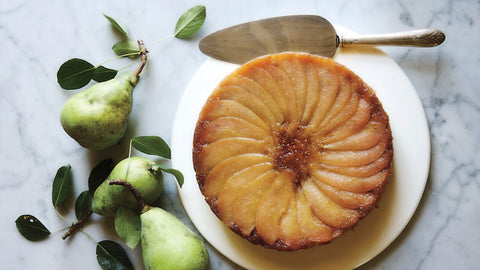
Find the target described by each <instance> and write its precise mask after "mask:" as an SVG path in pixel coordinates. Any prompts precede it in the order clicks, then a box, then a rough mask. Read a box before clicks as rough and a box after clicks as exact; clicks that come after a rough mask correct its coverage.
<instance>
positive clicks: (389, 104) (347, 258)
mask: <svg viewBox="0 0 480 270" xmlns="http://www.w3.org/2000/svg"><path fill="white" fill-rule="evenodd" d="M334 59H335V60H336V61H338V62H340V63H341V64H343V65H345V66H347V67H348V68H350V69H351V70H352V71H353V72H355V73H356V74H357V75H359V76H360V77H361V78H362V79H363V80H364V81H365V82H366V83H367V84H369V85H370V86H371V87H372V88H373V89H374V90H375V91H376V93H377V96H378V98H379V100H380V101H381V102H382V104H383V107H384V109H385V111H386V112H387V114H388V115H389V117H390V125H391V129H392V133H393V138H394V139H393V147H394V151H395V152H394V160H393V164H394V166H393V167H394V168H393V173H392V178H391V182H390V183H389V184H388V186H387V188H386V191H385V193H384V194H383V196H382V199H381V201H380V202H379V204H378V208H377V209H374V210H373V211H372V212H371V213H370V214H369V215H368V216H367V217H365V219H363V220H361V221H360V222H359V223H358V224H357V225H356V226H355V228H354V230H352V231H348V232H346V233H345V234H344V235H342V236H340V237H338V238H337V239H335V240H333V241H332V242H331V243H329V244H327V245H321V246H316V247H313V248H309V249H306V250H299V251H294V252H281V251H276V250H270V249H265V248H263V247H260V246H256V245H253V244H251V243H250V242H248V241H247V240H244V239H243V238H241V237H240V236H238V235H237V234H235V233H233V232H232V231H231V230H230V229H229V228H228V227H227V226H226V225H225V224H224V223H223V222H221V221H220V220H219V219H218V218H217V217H216V216H215V215H214V214H213V212H212V211H211V210H210V208H209V206H208V204H207V203H206V202H205V199H204V197H203V195H202V194H201V192H200V189H199V187H198V184H197V181H196V178H195V172H194V169H193V163H192V142H193V133H194V129H195V125H196V122H197V119H198V115H199V113H200V111H201V109H202V107H203V105H204V103H205V102H206V100H207V98H208V97H209V95H210V94H211V92H212V91H213V90H214V89H215V87H216V86H217V85H218V83H219V82H220V81H221V80H222V79H223V78H224V77H225V76H227V75H228V74H230V73H231V72H232V71H233V70H234V69H236V68H237V67H238V66H237V65H234V64H230V63H226V62H222V61H218V60H214V59H208V60H207V61H206V62H205V63H204V64H203V65H202V66H201V67H200V69H199V70H198V71H197V73H196V74H195V76H194V77H193V79H192V81H191V82H190V84H189V85H188V87H187V89H186V90H185V93H184V95H183V97H182V100H181V102H180V104H179V108H178V111H177V114H176V118H175V122H174V127H173V133H172V142H171V146H172V164H173V167H174V168H176V169H179V170H180V171H182V173H183V174H184V176H185V183H184V185H183V187H182V188H180V189H179V194H180V199H181V201H182V203H183V206H184V207H185V210H186V211H187V214H188V215H189V217H190V219H191V220H192V222H193V224H194V225H195V226H196V228H197V229H198V231H199V232H200V233H201V234H202V235H203V236H204V238H205V239H206V240H207V241H208V242H209V243H210V244H211V245H212V246H213V247H215V248H216V249H217V250H218V251H219V252H221V253H222V254H223V255H225V256H226V257H227V258H229V259H230V260H232V261H233V262H235V263H237V264H238V265H240V266H242V267H244V268H247V269H352V268H355V267H358V266H360V265H362V264H364V263H365V262H367V261H369V260H370V259H372V258H373V257H375V256H376V255H377V254H379V253H380V252H381V251H382V250H384V249H385V248H386V247H387V246H388V245H389V244H390V243H391V242H392V241H393V240H394V239H395V238H396V237H397V236H398V235H399V234H400V233H401V232H402V230H403V229H404V228H405V226H406V225H407V223H408V222H409V220H410V218H411V217H412V215H413V213H414V212H415V209H416V208H417V205H418V203H419V201H420V199H421V197H422V194H423V190H424V188H425V184H426V180H427V176H428V170H429V165H430V136H429V130H428V125H427V121H426V117H425V112H424V110H423V107H422V104H421V102H420V100H419V98H418V96H417V94H416V91H415V89H414V87H413V86H412V84H411V83H410V81H409V79H408V78H407V76H406V75H405V74H404V73H403V71H402V70H401V69H400V67H399V66H398V65H397V64H396V63H395V62H394V61H393V60H392V59H391V58H389V57H388V56H387V55H386V54H385V53H383V52H382V51H380V50H378V49H375V48H362V49H342V50H338V51H337V54H336V56H335V57H334Z"/></svg>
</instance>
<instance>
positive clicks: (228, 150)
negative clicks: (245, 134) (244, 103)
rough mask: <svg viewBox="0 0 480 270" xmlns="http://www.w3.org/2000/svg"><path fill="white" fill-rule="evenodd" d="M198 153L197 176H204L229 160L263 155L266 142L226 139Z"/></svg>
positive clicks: (203, 148) (248, 139) (195, 159)
mask: <svg viewBox="0 0 480 270" xmlns="http://www.w3.org/2000/svg"><path fill="white" fill-rule="evenodd" d="M197 151H198V152H197V153H198V154H194V163H196V164H197V168H196V172H197V174H199V175H202V174H207V173H208V172H210V170H211V169H212V168H213V167H215V166H216V165H217V164H219V163H220V162H221V161H223V160H225V159H227V158H230V157H234V156H238V155H242V154H249V153H258V154H263V152H264V151H265V142H263V141H260V140H255V139H250V138H237V137H236V138H226V139H221V140H218V141H215V142H214V143H211V144H208V145H206V146H204V147H202V149H201V150H200V149H198V150H197Z"/></svg>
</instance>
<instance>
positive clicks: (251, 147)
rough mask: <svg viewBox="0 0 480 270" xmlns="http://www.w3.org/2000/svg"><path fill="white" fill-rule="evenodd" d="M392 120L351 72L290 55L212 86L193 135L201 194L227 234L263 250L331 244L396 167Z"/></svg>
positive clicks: (270, 58) (266, 59)
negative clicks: (213, 87)
mask: <svg viewBox="0 0 480 270" xmlns="http://www.w3.org/2000/svg"><path fill="white" fill-rule="evenodd" d="M392 157H393V146H392V133H391V129H390V125H389V118H388V115H387V114H386V112H385V111H384V109H383V107H382V105H381V103H380V101H379V100H378V98H377V96H376V95H375V92H374V90H373V89H372V88H371V87H369V86H368V85H367V84H366V83H365V82H364V81H363V80H362V79H361V78H360V77H359V76H357V75H356V74H354V73H353V72H352V71H351V70H349V69H348V68H347V67H345V66H343V65H341V64H339V63H337V62H335V61H334V60H332V59H329V58H324V57H321V56H317V55H312V54H306V53H296V52H286V53H278V54H272V55H267V56H263V57H259V58H256V59H253V60H252V61H250V62H248V63H246V64H244V65H242V66H240V67H239V68H238V69H236V70H235V71H234V72H232V73H231V74H230V75H228V76H227V77H226V78H224V79H223V80H222V81H221V82H220V84H219V85H218V86H217V87H216V89H214V91H213V92H212V94H211V95H210V96H209V98H208V100H207V101H206V103H205V105H204V106H203V109H202V111H201V112H200V115H199V118H198V122H197V125H196V127H195V133H194V139H193V165H194V169H195V173H196V178H197V182H198V185H199V188H200V190H201V192H202V194H203V196H204V197H205V200H206V202H207V203H208V205H209V206H210V208H211V210H212V211H213V213H215V215H216V216H217V217H218V218H219V219H220V220H222V221H223V222H224V223H225V224H226V226H228V227H229V228H230V229H231V230H232V231H234V232H235V233H237V234H238V235H240V236H241V237H243V238H245V239H247V240H248V241H250V242H252V243H254V244H257V245H261V246H263V247H265V248H272V249H276V250H284V251H293V250H298V249H304V248H309V247H312V246H315V245H319V244H326V243H329V242H330V241H331V240H332V239H334V238H336V237H338V236H340V235H342V234H343V233H344V232H345V231H347V230H349V229H352V228H353V226H354V225H356V224H357V223H358V222H359V220H361V219H362V218H364V217H365V216H366V215H367V214H369V212H370V211H371V210H372V209H373V208H374V207H375V205H376V204H377V202H378V201H379V199H380V197H381V195H382V193H383V191H384V189H385V186H386V184H387V182H388V180H389V176H390V173H391V169H392Z"/></svg>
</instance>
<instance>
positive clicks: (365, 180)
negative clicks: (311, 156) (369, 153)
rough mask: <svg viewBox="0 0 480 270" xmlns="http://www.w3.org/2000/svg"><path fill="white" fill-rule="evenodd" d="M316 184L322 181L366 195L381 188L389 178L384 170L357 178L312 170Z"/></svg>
mask: <svg viewBox="0 0 480 270" xmlns="http://www.w3.org/2000/svg"><path fill="white" fill-rule="evenodd" d="M311 174H312V176H313V178H314V179H315V182H317V181H321V182H324V183H326V184H328V185H330V186H333V187H336V188H338V189H341V190H345V191H350V192H356V193H364V192H368V191H371V190H373V189H375V188H377V187H379V186H380V185H381V184H382V183H383V182H384V180H385V179H386V178H387V175H388V173H387V171H385V170H382V171H379V172H378V173H376V174H374V175H372V176H369V177H355V176H347V175H342V174H337V173H334V172H329V171H326V170H315V169H313V170H311Z"/></svg>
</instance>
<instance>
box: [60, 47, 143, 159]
mask: <svg viewBox="0 0 480 270" xmlns="http://www.w3.org/2000/svg"><path fill="white" fill-rule="evenodd" d="M139 45H140V54H141V55H142V62H141V65H140V67H139V68H138V69H137V70H136V71H135V72H134V73H133V74H125V75H122V76H118V77H117V78H114V79H111V80H109V81H106V82H101V83H97V84H95V85H93V86H92V87H90V88H88V89H87V90H85V91H82V92H80V93H77V94H75V95H74V96H72V97H71V98H70V99H69V100H67V102H66V103H65V105H64V106H63V110H62V113H61V116H60V122H61V123H62V126H63V129H64V130H65V131H66V132H67V134H68V135H70V137H72V138H73V139H75V140H76V141H77V142H78V143H79V144H80V145H81V146H83V147H86V148H89V149H91V150H104V149H107V148H110V147H112V146H114V145H115V144H117V143H118V142H119V141H120V140H121V139H122V138H123V136H124V135H125V132H126V130H127V124H128V117H129V115H130V112H131V111H132V103H133V97H132V92H133V89H134V87H135V85H136V84H137V81H138V78H139V75H140V72H141V71H142V70H143V67H144V66H145V63H146V61H147V60H146V58H147V57H146V55H147V51H146V49H145V47H144V46H143V43H142V42H141V41H139Z"/></svg>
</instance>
